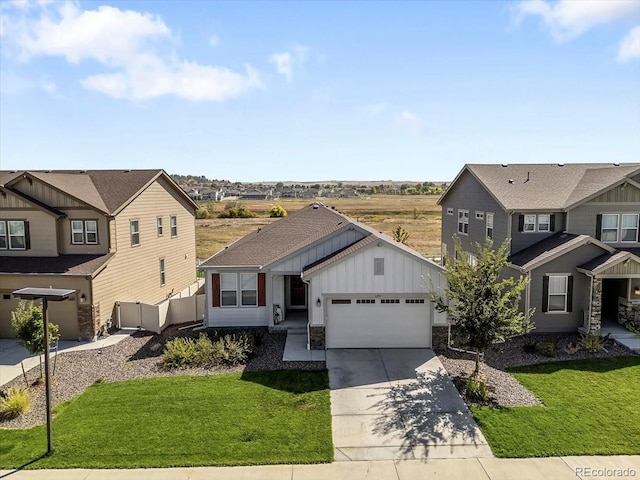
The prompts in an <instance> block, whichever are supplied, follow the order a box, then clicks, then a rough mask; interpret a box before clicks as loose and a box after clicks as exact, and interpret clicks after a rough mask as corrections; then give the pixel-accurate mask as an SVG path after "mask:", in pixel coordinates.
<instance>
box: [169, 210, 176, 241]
mask: <svg viewBox="0 0 640 480" xmlns="http://www.w3.org/2000/svg"><path fill="white" fill-rule="evenodd" d="M169 228H170V230H171V238H176V237H177V236H178V216H177V215H171V216H170V217H169ZM174 230H175V233H174Z"/></svg>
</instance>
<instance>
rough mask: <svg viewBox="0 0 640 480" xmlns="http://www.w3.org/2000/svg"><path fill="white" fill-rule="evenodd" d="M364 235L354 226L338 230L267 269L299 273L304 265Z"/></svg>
mask: <svg viewBox="0 0 640 480" xmlns="http://www.w3.org/2000/svg"><path fill="white" fill-rule="evenodd" d="M364 236H365V235H364V233H362V232H361V231H359V230H356V229H355V228H354V229H351V230H346V231H343V232H340V233H339V234H338V235H335V236H333V237H331V238H327V239H326V240H324V241H322V242H320V243H318V244H317V245H312V246H311V247H309V248H307V249H305V250H304V251H302V252H300V253H298V254H297V255H294V256H291V257H289V258H285V259H284V260H283V261H282V262H280V263H278V264H276V265H273V266H271V267H270V268H269V271H271V272H287V273H290V272H297V273H299V272H301V271H302V269H303V268H305V267H306V266H308V265H311V264H312V263H314V262H316V261H318V260H320V259H321V258H325V257H326V256H328V255H331V254H332V253H334V252H337V251H338V250H341V249H343V248H345V247H347V246H349V245H351V244H353V243H355V242H357V241H358V240H360V239H361V238H363V237H364Z"/></svg>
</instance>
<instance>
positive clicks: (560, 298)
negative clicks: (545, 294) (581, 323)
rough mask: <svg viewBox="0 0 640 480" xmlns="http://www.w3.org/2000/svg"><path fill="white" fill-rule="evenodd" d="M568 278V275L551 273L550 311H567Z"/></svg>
mask: <svg viewBox="0 0 640 480" xmlns="http://www.w3.org/2000/svg"><path fill="white" fill-rule="evenodd" d="M568 280H569V277H567V276H566V275H549V303H548V305H549V308H548V311H549V312H566V311H567V288H568V283H569V282H568Z"/></svg>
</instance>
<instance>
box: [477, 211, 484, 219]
mask: <svg viewBox="0 0 640 480" xmlns="http://www.w3.org/2000/svg"><path fill="white" fill-rule="evenodd" d="M476 220H484V212H477V211H476Z"/></svg>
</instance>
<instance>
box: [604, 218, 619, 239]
mask: <svg viewBox="0 0 640 480" xmlns="http://www.w3.org/2000/svg"><path fill="white" fill-rule="evenodd" d="M600 240H602V241H603V242H610V243H616V242H617V241H618V214H617V213H614V214H609V213H605V214H604V215H602V231H601V232H600Z"/></svg>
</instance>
